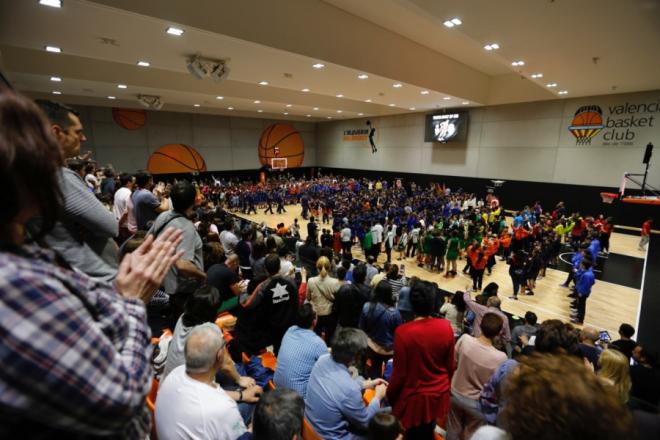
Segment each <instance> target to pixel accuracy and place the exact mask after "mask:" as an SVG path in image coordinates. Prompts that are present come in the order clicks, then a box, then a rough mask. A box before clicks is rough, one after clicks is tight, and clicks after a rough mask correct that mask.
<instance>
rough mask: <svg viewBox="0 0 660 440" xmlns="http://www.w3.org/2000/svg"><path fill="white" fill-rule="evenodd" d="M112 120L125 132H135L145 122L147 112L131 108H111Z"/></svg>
mask: <svg viewBox="0 0 660 440" xmlns="http://www.w3.org/2000/svg"><path fill="white" fill-rule="evenodd" d="M112 119H114V120H115V122H116V123H117V125H119V126H120V127H122V128H125V129H126V130H137V129H138V128H142V127H144V124H145V123H146V122H147V112H146V111H144V110H141V109H133V108H113V109H112Z"/></svg>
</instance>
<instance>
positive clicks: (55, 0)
mask: <svg viewBox="0 0 660 440" xmlns="http://www.w3.org/2000/svg"><path fill="white" fill-rule="evenodd" d="M39 4H40V5H43V6H50V7H51V8H61V7H62V1H61V0H39Z"/></svg>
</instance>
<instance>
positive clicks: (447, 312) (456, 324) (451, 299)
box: [440, 291, 467, 337]
mask: <svg viewBox="0 0 660 440" xmlns="http://www.w3.org/2000/svg"><path fill="white" fill-rule="evenodd" d="M466 309H467V305H466V304H465V300H464V299H463V292H461V291H456V293H454V294H453V295H448V296H446V297H445V303H444V304H443V305H442V307H440V313H442V314H443V315H444V317H445V319H446V320H448V321H449V324H450V325H451V328H452V330H453V331H454V336H456V337H458V336H460V335H461V334H463V317H464V316H465V310H466Z"/></svg>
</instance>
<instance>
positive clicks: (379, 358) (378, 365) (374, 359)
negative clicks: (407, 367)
mask: <svg viewBox="0 0 660 440" xmlns="http://www.w3.org/2000/svg"><path fill="white" fill-rule="evenodd" d="M367 358H368V359H370V360H371V366H370V367H368V368H367V371H366V373H367V376H369V379H377V378H380V377H383V364H385V363H386V362H387V361H389V360H390V359H391V358H392V356H390V355H385V354H379V353H376V352H375V351H373V350H372V349H371V348H367Z"/></svg>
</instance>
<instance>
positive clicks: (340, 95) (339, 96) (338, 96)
mask: <svg viewBox="0 0 660 440" xmlns="http://www.w3.org/2000/svg"><path fill="white" fill-rule="evenodd" d="M335 96H337V98H343V97H344V95H342V94H341V93H340V94H339V95H335Z"/></svg>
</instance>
